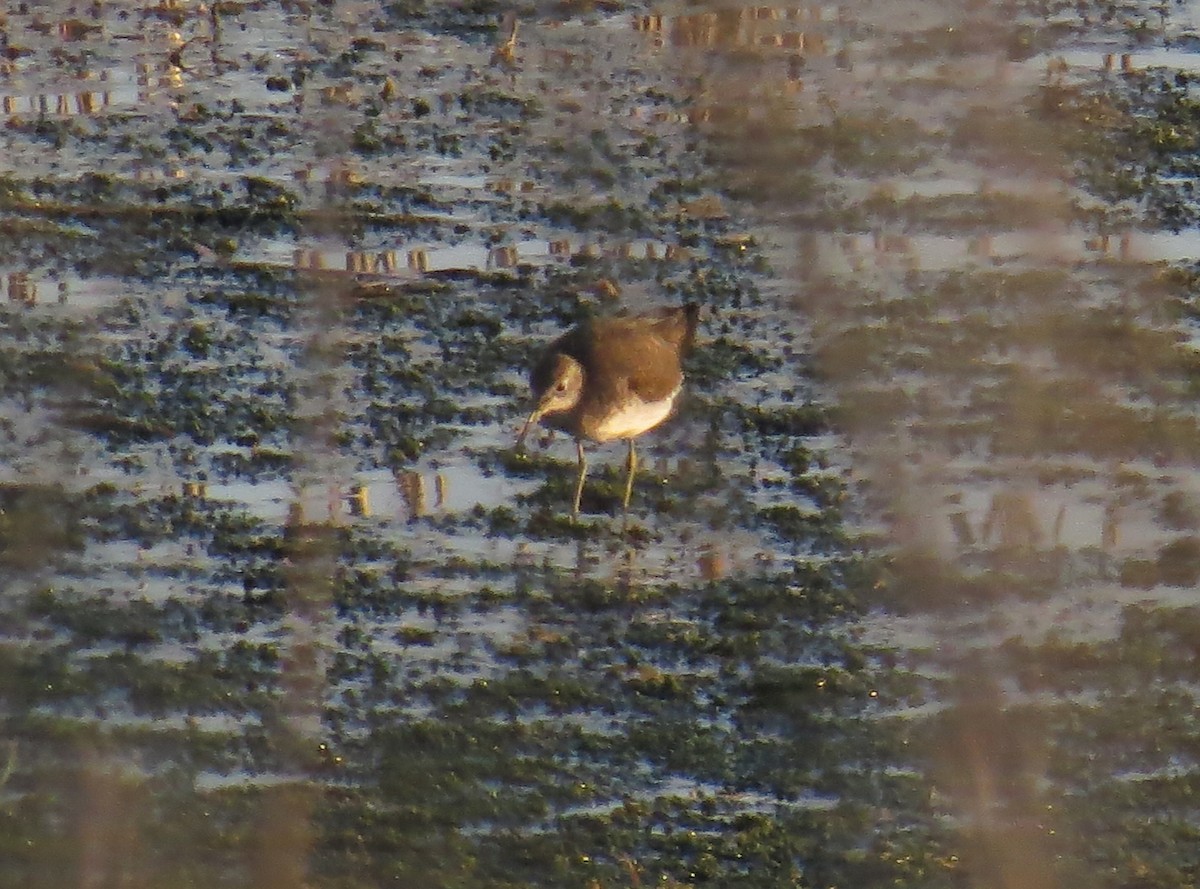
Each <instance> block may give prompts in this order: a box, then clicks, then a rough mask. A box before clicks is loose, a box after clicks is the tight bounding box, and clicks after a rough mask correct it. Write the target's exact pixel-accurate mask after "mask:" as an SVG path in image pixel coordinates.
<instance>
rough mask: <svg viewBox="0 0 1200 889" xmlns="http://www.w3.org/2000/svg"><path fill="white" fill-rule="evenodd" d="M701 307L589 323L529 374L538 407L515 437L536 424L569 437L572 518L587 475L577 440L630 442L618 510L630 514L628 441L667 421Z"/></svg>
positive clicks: (632, 465)
mask: <svg viewBox="0 0 1200 889" xmlns="http://www.w3.org/2000/svg"><path fill="white" fill-rule="evenodd" d="M699 317H700V307H699V306H697V305H696V304H695V303H688V304H687V305H684V306H679V307H674V308H665V309H657V310H655V311H652V312H647V313H645V314H643V315H618V316H616V317H611V318H595V319H592V320H590V321H584V322H583V323H581V324H579V325H577V326H576V327H573V328H571V329H570V330H568V331H567V332H566V333H565V334H563V335H562V336H560V337H559V338H558V339H556V340H555V341H554V342H552V343H551V344H550V345H549V347H548V348H547V349H546V352H545V354H544V355H542V357H541V359H540V360H539V361H538V362H537V364H536V365H534V367H533V370H532V372H531V373H530V378H529V382H530V386H531V388H532V389H533V396H534V398H535V399H536V400H537V405H536V406H535V407H534V409H533V413H531V414H530V415H529V419H528V420H527V421H526V422H525V426H524V427H523V428H522V429H521V434H520V436H519V437H518V438H517V446H518V447H520V445H521V443H522V442H524V440H525V435H526V433H528V432H529V428H530V427H531V426H532V425H533V424H534V423H536V422H538V421H539V420H540V421H541V422H542V423H543V424H544V425H546V426H550V427H552V428H554V429H561V430H562V431H564V432H568V433H570V434H571V435H573V436H574V437H575V452H576V454H578V456H579V478H578V479H577V480H576V482H575V503H574V507H573V512H574V513H575V514H576V515H578V513H579V501H580V499H581V498H582V497H583V480H584V477H585V476H586V475H587V458H586V457H584V454H583V441H584V439H587V440H588V441H594V442H598V443H603V442H606V441H613V440H614V439H618V438H624V439H625V440H627V441H628V442H629V464H628V465H629V473H628V475H627V477H626V479H625V499H624V501H623V502H622V508H623V509H626V510H627V509H628V508H629V495H630V494H631V493H632V492H633V475H634V472H635V471H636V470H637V454H636V453H635V451H634V448H633V440H634V439H635V438H636V437H637V436H639V435H641V434H642V433H643V432H646V431H647V430H649V429H653V428H654V427H655V426H657V425H658V424H659V423H661V422H662V421H663V420H665V419H666V418H667V417H668V416H670V414H671V409H672V408H673V407H674V406H675V401H676V399H677V398H678V397H679V393H680V391H681V390H682V388H683V368H682V364H681V362H682V359H683V356H684V355H686V354H687V352H688V350H689V349H690V348H691V346H692V341H693V340H694V339H695V335H696V324H697V321H698V320H699Z"/></svg>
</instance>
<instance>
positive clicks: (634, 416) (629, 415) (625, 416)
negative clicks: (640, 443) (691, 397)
mask: <svg viewBox="0 0 1200 889" xmlns="http://www.w3.org/2000/svg"><path fill="white" fill-rule="evenodd" d="M678 394H679V390H678V389H676V390H675V391H674V392H672V393H671V394H670V396H668V397H667V398H664V399H662V400H661V401H639V400H637V399H634V400H632V401H630V402H628V403H626V404H624V405H622V407H621V408H620V410H617V411H613V412H612V413H611V414H609V415H608V416H607V417H605V418H604V420H603V422H600V423H597V424H596V429H595V433H594V437H595V439H596V440H597V441H611V440H612V439H614V438H634V437H635V436H638V435H641V434H642V433H643V432H645V431H646V430H647V429H653V428H654V427H655V426H657V425H658V424H659V423H661V422H662V421H663V420H665V419H666V418H667V417H668V416H669V415H670V413H671V408H672V407H673V406H674V404H675V397H676V396H677V395H678Z"/></svg>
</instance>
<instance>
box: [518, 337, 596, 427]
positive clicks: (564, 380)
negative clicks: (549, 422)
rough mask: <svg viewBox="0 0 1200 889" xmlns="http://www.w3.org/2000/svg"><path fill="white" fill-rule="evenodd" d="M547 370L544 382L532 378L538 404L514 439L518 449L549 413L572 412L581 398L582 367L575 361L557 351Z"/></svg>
mask: <svg viewBox="0 0 1200 889" xmlns="http://www.w3.org/2000/svg"><path fill="white" fill-rule="evenodd" d="M548 370H549V373H548V374H546V375H545V378H544V379H536V378H535V379H534V394H535V395H536V397H537V404H536V405H535V406H534V408H533V412H532V413H531V414H530V415H529V419H528V420H526V421H525V425H524V427H522V429H521V434H520V436H518V437H517V445H518V447H519V446H520V445H521V444H522V443H523V442H524V441H525V435H526V433H528V432H529V429H530V427H531V426H533V424H534V423H536V422H537V421H538V420H540V419H541V418H542V417H545V416H546V415H548V414H560V413H564V412H566V411H569V410H572V409H574V407H575V406H576V405H577V404H579V399H580V398H581V397H582V396H583V366H582V365H581V364H580V363H579V362H578V361H576V360H575V359H574V358H572V357H570V356H569V355H563V354H562V353H561V352H560V353H558V354H557V355H555V356H554V358H553V359H552V361H551V362H550V363H549V365H548ZM543 384H544V385H543Z"/></svg>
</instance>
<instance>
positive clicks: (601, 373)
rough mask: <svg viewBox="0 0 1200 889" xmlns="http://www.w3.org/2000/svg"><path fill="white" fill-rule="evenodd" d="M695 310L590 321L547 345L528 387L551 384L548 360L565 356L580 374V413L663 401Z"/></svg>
mask: <svg viewBox="0 0 1200 889" xmlns="http://www.w3.org/2000/svg"><path fill="white" fill-rule="evenodd" d="M699 314H700V310H699V307H698V306H697V305H695V304H694V303H689V304H688V305H686V306H679V307H672V308H665V309H657V310H655V311H653V312H648V313H646V314H643V315H632V316H620V315H618V316H615V317H610V318H594V319H591V320H589V321H584V322H583V323H581V324H579V325H578V326H576V327H574V328H572V329H571V330H569V331H567V332H566V333H565V334H563V335H562V336H561V337H559V338H558V339H557V340H555V341H554V342H553V343H551V344H550V346H549V347H548V348H547V349H546V353H545V355H544V356H543V358H542V360H541V361H540V362H538V364H537V366H536V367H535V368H534V370H533V374H532V376H531V380H530V382H531V383H532V385H533V389H534V391H535V392H538V393H541V392H543V391H545V389H546V388H547V387H548V386H549V385H551V383H552V382H553V376H554V370H553V369H554V356H555V355H557V354H564V355H569V356H570V357H571V358H574V359H575V360H576V361H578V362H579V363H580V365H582V367H583V371H584V374H585V377H584V396H583V399H582V401H581V404H580V411H581V412H583V413H587V412H589V411H591V410H595V409H596V408H597V407H598V406H600V405H604V404H610V403H612V402H614V401H616V402H620V401H623V400H626V399H627V398H628V397H629V396H630V395H633V396H636V397H637V398H640V399H641V400H642V401H659V400H661V399H664V398H667V397H669V396H670V395H671V393H673V392H674V391H675V390H676V389H678V388H679V386H680V384H681V383H682V382H683V371H682V368H681V361H682V357H683V356H684V355H685V354H687V352H688V351H689V350H690V349H691V346H692V343H693V342H694V340H695V333H696V324H697V322H698V320H699Z"/></svg>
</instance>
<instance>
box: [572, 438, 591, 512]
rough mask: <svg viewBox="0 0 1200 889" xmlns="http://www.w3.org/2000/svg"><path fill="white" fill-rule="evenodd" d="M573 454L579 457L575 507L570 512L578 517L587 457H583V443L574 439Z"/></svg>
mask: <svg viewBox="0 0 1200 889" xmlns="http://www.w3.org/2000/svg"><path fill="white" fill-rule="evenodd" d="M575 453H576V454H578V455H579V479H578V480H577V481H576V482H575V506H574V508H573V509H572V510H571V512H572V513H573V514H574V515H579V501H580V500H582V499H583V479H584V476H586V475H587V457H585V456H584V455H583V442H582V441H580V440H579V439H575Z"/></svg>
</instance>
